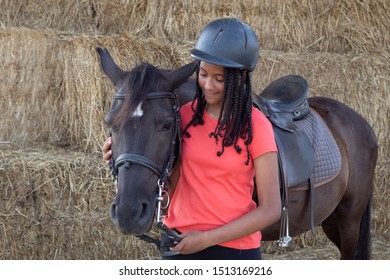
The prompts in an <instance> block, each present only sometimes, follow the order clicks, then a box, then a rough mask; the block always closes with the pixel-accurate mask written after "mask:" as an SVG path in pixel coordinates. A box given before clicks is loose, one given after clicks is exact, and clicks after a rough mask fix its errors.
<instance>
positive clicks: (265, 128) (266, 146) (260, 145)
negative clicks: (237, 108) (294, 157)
mask: <svg viewBox="0 0 390 280" xmlns="http://www.w3.org/2000/svg"><path fill="white" fill-rule="evenodd" d="M252 131H253V134H252V136H253V139H252V143H251V145H250V148H249V150H250V153H251V156H252V158H253V159H254V158H257V157H259V156H261V155H262V154H265V153H268V152H277V147H276V143H275V136H274V131H273V128H272V124H271V122H270V121H269V120H268V119H267V118H266V116H265V115H264V114H263V113H262V112H261V111H259V110H257V109H255V108H253V111H252Z"/></svg>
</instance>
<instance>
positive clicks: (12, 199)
mask: <svg viewBox="0 0 390 280" xmlns="http://www.w3.org/2000/svg"><path fill="white" fill-rule="evenodd" d="M42 7H45V8H44V9H42ZM156 11H159V13H156ZM389 14H390V13H389V1H379V0H378V1H368V0H363V1H348V0H344V1H326V0H323V1H309V0H302V1H292V0H291V1H289V0H288V1H270V0H269V1H247V0H245V1H241V2H239V1H222V0H213V1H190V0H188V1H157V0H155V1H145V0H136V1H126V0H112V1H104V0H100V1H98V0H89V1H65V0H51V1H49V0H44V1H37V0H32V1H7V0H0V50H1V53H2V56H0V65H2V70H1V72H0V79H1V80H0V90H1V92H2V94H1V95H0V112H2V121H1V122H0V259H135V258H154V257H156V252H155V250H154V248H153V247H150V246H148V245H145V244H144V243H142V242H141V243H140V242H139V241H137V240H135V239H134V238H130V237H125V236H123V235H121V234H120V233H119V232H118V230H117V229H116V228H115V227H114V226H113V225H112V223H111V221H110V218H109V212H108V208H109V205H110V203H111V200H112V198H113V197H114V193H113V189H112V185H111V179H110V178H109V176H108V173H107V168H106V167H105V166H104V164H103V162H102V160H101V155H100V145H101V144H102V142H103V141H104V139H105V138H106V137H107V130H106V127H105V125H104V122H103V119H104V115H105V113H106V112H107V111H108V108H109V106H110V103H111V96H112V93H113V90H114V89H113V88H112V86H111V84H110V83H109V81H108V79H107V78H106V77H105V76H104V75H103V74H102V72H101V70H100V68H99V64H98V58H97V55H96V53H95V51H94V49H95V47H97V46H103V47H107V48H109V49H110V51H111V54H112V55H113V57H114V59H115V60H116V61H117V62H118V63H119V64H120V65H121V66H122V67H123V68H127V69H129V68H131V67H133V66H135V64H136V63H139V62H141V61H148V62H151V63H153V64H156V65H158V66H161V67H165V68H171V67H178V66H180V65H183V64H184V63H186V62H188V61H190V57H189V55H188V51H189V50H190V49H191V47H192V46H193V43H194V40H195V38H196V35H197V34H198V33H199V32H200V30H201V29H202V28H203V26H204V25H205V24H206V23H207V22H209V21H210V20H212V19H214V18H217V17H222V16H237V17H240V18H242V19H243V20H245V21H246V22H248V23H250V24H251V25H252V26H253V27H254V29H255V31H256V32H257V34H258V36H259V38H260V42H261V57H260V61H259V64H258V66H257V68H256V69H255V72H254V74H253V82H254V88H255V90H256V91H257V92H260V91H261V89H263V88H264V87H265V86H267V85H268V83H270V82H271V81H272V80H274V79H275V78H277V77H279V76H281V75H286V74H299V75H302V76H304V77H305V78H306V79H307V80H308V82H309V84H310V95H311V96H314V95H320V96H327V97H333V98H335V99H338V100H340V101H342V102H344V103H345V104H347V105H349V106H350V107H352V108H353V109H355V110H356V111H357V112H359V113H360V114H362V115H363V116H364V117H365V118H366V119H367V120H368V121H369V123H370V124H371V125H372V126H373V128H374V130H375V132H376V134H377V137H378V140H379V144H380V151H379V161H378V166H377V170H376V178H375V190H374V205H373V210H374V211H373V221H372V224H373V228H372V230H373V233H374V235H376V236H379V237H380V238H382V237H383V236H384V238H387V237H388V236H389V218H390V215H389V211H388V210H389V205H390V198H389V197H390V194H389V188H388V182H389V179H390V175H389V174H390V171H389V163H390V154H389V153H390V152H389V150H390V149H389V148H390V147H389V146H390V140H389V135H390V129H389V120H390V113H389V109H390V97H389V81H390V75H389V59H390V55H389V53H390V52H389V47H388V46H389V32H388V30H389V28H390V17H389ZM326 244H328V242H327V240H326V239H325V237H324V236H323V235H321V234H320V235H319V236H318V237H317V238H316V239H314V238H313V237H311V236H310V234H305V235H302V236H301V237H299V238H297V239H295V247H307V246H315V245H320V246H325V245H326ZM264 247H265V251H266V252H275V251H276V250H277V249H275V247H274V245H273V244H264ZM295 247H294V246H293V248H292V249H291V250H294V248H295ZM374 247H375V246H374ZM374 249H375V248H374ZM289 250H290V249H289ZM386 250H387V251H389V249H388V248H387V249H386ZM331 255H332V254H331ZM333 255H334V254H333ZM333 255H332V256H333ZM328 256H330V255H329V253H327V254H326V255H325V256H323V257H324V258H328ZM287 258H291V256H289V257H287ZM303 258H305V257H304V256H303ZM329 258H332V257H329ZM336 258H337V254H336ZM377 258H383V256H377ZM385 258H390V252H389V254H388V255H386V256H385Z"/></svg>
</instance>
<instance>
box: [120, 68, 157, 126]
mask: <svg viewBox="0 0 390 280" xmlns="http://www.w3.org/2000/svg"><path fill="white" fill-rule="evenodd" d="M161 81H162V77H161V72H160V70H159V69H158V68H156V67H154V66H153V65H151V64H148V63H142V64H140V65H138V66H136V67H135V68H134V69H133V70H131V71H130V72H128V74H127V77H126V79H125V83H124V84H123V88H122V92H123V93H124V94H125V100H124V102H123V105H122V107H121V109H120V110H119V112H118V114H117V115H116V116H115V118H114V121H113V122H114V125H119V126H121V125H123V124H124V123H125V122H126V121H128V120H129V119H130V118H132V117H133V115H134V113H135V112H139V109H140V108H139V106H140V104H142V103H143V102H144V100H145V98H146V94H147V93H148V92H152V91H158V89H159V87H160V82H161Z"/></svg>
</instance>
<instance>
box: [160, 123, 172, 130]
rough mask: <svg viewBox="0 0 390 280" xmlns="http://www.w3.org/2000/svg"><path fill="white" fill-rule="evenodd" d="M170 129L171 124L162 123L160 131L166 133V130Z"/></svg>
mask: <svg viewBox="0 0 390 280" xmlns="http://www.w3.org/2000/svg"><path fill="white" fill-rule="evenodd" d="M171 127H172V122H166V123H164V126H163V128H162V130H163V131H167V130H170V129H171Z"/></svg>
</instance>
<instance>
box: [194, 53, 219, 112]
mask: <svg viewBox="0 0 390 280" xmlns="http://www.w3.org/2000/svg"><path fill="white" fill-rule="evenodd" d="M224 80H225V71H224V67H222V66H219V65H214V64H210V63H207V62H204V61H201V62H200V71H199V77H198V82H199V86H200V88H201V89H202V92H203V94H204V96H205V99H206V102H207V104H208V105H211V106H219V107H221V105H222V99H223V95H224Z"/></svg>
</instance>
